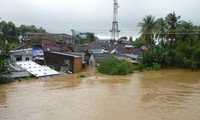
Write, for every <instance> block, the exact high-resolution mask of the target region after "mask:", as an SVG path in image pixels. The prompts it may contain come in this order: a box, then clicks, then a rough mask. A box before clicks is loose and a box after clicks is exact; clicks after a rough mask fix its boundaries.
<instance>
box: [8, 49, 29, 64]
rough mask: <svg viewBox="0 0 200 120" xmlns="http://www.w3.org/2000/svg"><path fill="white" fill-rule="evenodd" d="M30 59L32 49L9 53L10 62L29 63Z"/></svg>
mask: <svg viewBox="0 0 200 120" xmlns="http://www.w3.org/2000/svg"><path fill="white" fill-rule="evenodd" d="M32 58H33V53H32V48H28V49H21V50H11V51H10V59H11V61H12V62H17V61H29V60H32Z"/></svg>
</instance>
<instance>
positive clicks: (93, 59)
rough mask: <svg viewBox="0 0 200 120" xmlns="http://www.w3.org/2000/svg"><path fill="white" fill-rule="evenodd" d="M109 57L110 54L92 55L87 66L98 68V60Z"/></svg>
mask: <svg viewBox="0 0 200 120" xmlns="http://www.w3.org/2000/svg"><path fill="white" fill-rule="evenodd" d="M110 55H111V54H108V53H93V54H92V55H91V56H90V58H89V65H90V66H93V67H95V66H98V61H99V60H101V59H103V58H106V57H109V56H110Z"/></svg>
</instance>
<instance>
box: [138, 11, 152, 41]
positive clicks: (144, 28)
mask: <svg viewBox="0 0 200 120" xmlns="http://www.w3.org/2000/svg"><path fill="white" fill-rule="evenodd" d="M139 26H140V27H141V30H140V33H141V38H142V39H144V40H145V41H146V43H148V44H154V32H155V28H156V22H155V17H153V16H152V15H149V16H146V17H145V18H143V22H139Z"/></svg>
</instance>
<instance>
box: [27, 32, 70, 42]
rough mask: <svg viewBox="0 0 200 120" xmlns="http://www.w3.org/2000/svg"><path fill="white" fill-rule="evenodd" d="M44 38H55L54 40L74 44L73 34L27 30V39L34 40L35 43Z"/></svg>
mask: <svg viewBox="0 0 200 120" xmlns="http://www.w3.org/2000/svg"><path fill="white" fill-rule="evenodd" d="M43 40H54V41H62V42H65V43H67V44H72V43H73V40H72V36H71V35H68V34H64V33H59V34H52V33H34V32H26V33H25V41H32V42H33V43H36V42H37V43H38V42H41V41H43Z"/></svg>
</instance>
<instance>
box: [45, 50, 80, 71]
mask: <svg viewBox="0 0 200 120" xmlns="http://www.w3.org/2000/svg"><path fill="white" fill-rule="evenodd" d="M44 58H45V62H46V65H47V66H49V67H51V68H53V69H55V70H56V71H61V72H70V73H71V72H72V73H77V72H81V71H82V69H83V61H82V56H79V55H74V54H71V53H67V52H66V53H63V52H51V51H45V52H44Z"/></svg>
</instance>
